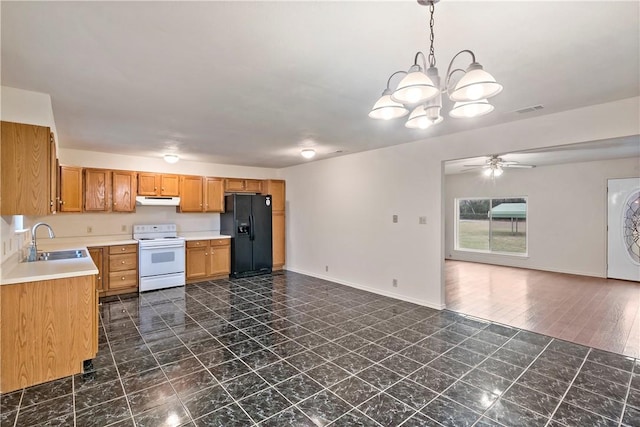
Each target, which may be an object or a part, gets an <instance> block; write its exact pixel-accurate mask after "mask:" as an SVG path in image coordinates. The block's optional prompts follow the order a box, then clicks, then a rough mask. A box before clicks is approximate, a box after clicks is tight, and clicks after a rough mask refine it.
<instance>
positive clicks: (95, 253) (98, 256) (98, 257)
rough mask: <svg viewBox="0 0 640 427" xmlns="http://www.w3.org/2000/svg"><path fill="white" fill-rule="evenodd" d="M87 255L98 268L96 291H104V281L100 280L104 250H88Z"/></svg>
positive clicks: (102, 272) (102, 273)
mask: <svg viewBox="0 0 640 427" xmlns="http://www.w3.org/2000/svg"><path fill="white" fill-rule="evenodd" d="M89 255H90V256H91V259H92V260H93V263H94V264H95V265H96V267H98V275H97V276H96V289H97V290H98V291H100V292H102V291H104V290H105V288H104V281H103V280H102V278H103V277H104V268H103V260H104V250H103V248H89Z"/></svg>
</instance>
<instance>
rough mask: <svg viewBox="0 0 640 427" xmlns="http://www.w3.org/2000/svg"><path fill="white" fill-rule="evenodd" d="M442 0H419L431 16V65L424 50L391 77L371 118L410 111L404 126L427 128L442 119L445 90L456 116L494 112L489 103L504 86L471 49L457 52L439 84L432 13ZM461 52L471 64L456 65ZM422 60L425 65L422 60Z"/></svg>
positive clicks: (462, 116)
mask: <svg viewBox="0 0 640 427" xmlns="http://www.w3.org/2000/svg"><path fill="white" fill-rule="evenodd" d="M438 1H439V0H418V3H419V4H421V5H423V6H429V13H430V15H431V19H430V21H429V28H430V30H431V33H430V41H431V45H430V48H429V55H428V59H429V67H427V60H426V57H425V55H424V53H422V52H418V53H416V55H415V58H414V61H413V65H412V66H411V67H410V68H409V70H408V71H396V72H395V73H393V74H391V76H389V79H388V80H387V87H386V89H385V90H384V92H382V96H381V97H380V99H378V101H377V102H376V103H375V104H374V106H373V108H372V109H371V112H370V113H369V117H371V118H373V119H382V120H389V119H395V118H398V117H403V116H406V115H407V114H409V112H411V114H410V115H409V119H408V120H407V122H406V123H405V126H406V127H408V128H413V129H427V128H428V127H431V126H433V125H435V124H438V123H440V122H442V121H443V118H442V116H441V115H440V111H441V109H442V94H443V93H446V94H447V95H448V96H449V99H450V100H451V101H453V102H455V104H454V106H453V108H452V109H451V111H449V116H450V117H453V118H471V117H480V116H483V115H485V114H489V113H490V112H491V111H493V105H491V104H489V101H488V100H487V99H488V98H491V97H493V96H495V95H497V94H499V93H500V92H501V91H502V85H500V84H499V83H497V82H496V79H494V78H493V76H492V75H491V74H489V73H487V72H486V71H484V69H483V68H482V65H480V64H479V63H478V62H476V56H475V54H474V53H473V52H472V51H470V50H467V49H465V50H461V51H460V52H458V53H457V54H456V55H454V57H453V59H451V62H449V67H448V69H447V74H446V78H445V80H444V85H441V84H440V76H439V75H438V69H437V68H436V57H435V50H434V47H433V41H434V34H433V26H434V20H433V13H434V10H435V7H434V5H435V4H436V3H437V2H438ZM462 54H469V55H470V56H471V64H470V65H469V66H467V68H466V70H463V69H461V68H453V62H454V61H455V60H456V59H457V58H458V56H460V55H462ZM420 59H421V60H422V61H421V62H422V65H421V64H419V60H420ZM456 73H463V75H462V77H461V78H460V79H459V80H458V82H457V84H456V85H455V86H453V87H452V86H451V85H452V77H453V75H454V74H456ZM397 75H404V77H403V78H402V80H400V82H399V83H398V85H397V86H396V88H395V89H391V79H393V78H394V77H395V76H397Z"/></svg>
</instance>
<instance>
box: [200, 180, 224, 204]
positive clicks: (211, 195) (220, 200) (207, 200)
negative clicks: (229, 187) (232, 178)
mask: <svg viewBox="0 0 640 427" xmlns="http://www.w3.org/2000/svg"><path fill="white" fill-rule="evenodd" d="M204 212H224V180H223V179H222V178H209V177H207V178H205V179H204Z"/></svg>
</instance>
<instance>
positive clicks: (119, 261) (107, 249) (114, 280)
mask: <svg viewBox="0 0 640 427" xmlns="http://www.w3.org/2000/svg"><path fill="white" fill-rule="evenodd" d="M89 254H90V255H91V258H92V259H93V263H94V264H95V265H96V266H97V267H98V271H99V273H98V276H97V277H98V278H97V286H98V289H99V291H100V296H108V295H117V294H125V293H131V292H138V245H136V244H131V245H117V246H103V247H92V248H89Z"/></svg>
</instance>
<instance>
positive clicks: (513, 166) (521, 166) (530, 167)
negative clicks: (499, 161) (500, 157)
mask: <svg viewBox="0 0 640 427" xmlns="http://www.w3.org/2000/svg"><path fill="white" fill-rule="evenodd" d="M502 167H503V168H515V169H532V168H535V167H536V166H535V165H521V164H519V163H518V164H513V165H510V164H503V165H502Z"/></svg>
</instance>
